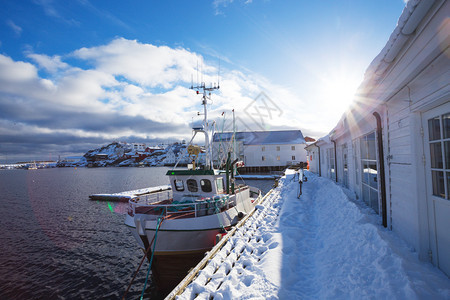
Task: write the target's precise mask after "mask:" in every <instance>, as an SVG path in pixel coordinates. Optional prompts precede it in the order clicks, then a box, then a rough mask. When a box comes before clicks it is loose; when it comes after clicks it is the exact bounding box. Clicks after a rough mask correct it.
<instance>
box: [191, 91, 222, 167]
mask: <svg viewBox="0 0 450 300" xmlns="http://www.w3.org/2000/svg"><path fill="white" fill-rule="evenodd" d="M219 88H220V86H219V84H217V86H216V84H214V85H211V86H210V87H206V85H205V83H204V82H202V83H201V84H200V85H197V86H193V85H192V86H191V89H192V90H196V92H197V95H199V94H200V93H201V94H202V105H203V128H202V129H194V130H195V131H198V132H203V133H204V134H205V149H206V160H205V168H206V169H212V168H213V163H212V143H211V142H210V136H209V134H210V132H212V130H213V129H214V126H213V124H209V122H208V108H207V104H208V100H211V92H212V91H214V90H218V89H219ZM198 115H200V113H198ZM212 134H213V133H212ZM211 138H212V136H211Z"/></svg>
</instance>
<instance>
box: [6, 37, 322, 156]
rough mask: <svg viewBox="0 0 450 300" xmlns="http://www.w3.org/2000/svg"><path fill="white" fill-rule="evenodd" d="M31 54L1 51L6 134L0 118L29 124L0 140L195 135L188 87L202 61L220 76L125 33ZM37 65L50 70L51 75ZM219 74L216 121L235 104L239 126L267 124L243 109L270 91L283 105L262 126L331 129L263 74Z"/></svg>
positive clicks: (187, 56)
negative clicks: (60, 52)
mask: <svg viewBox="0 0 450 300" xmlns="http://www.w3.org/2000/svg"><path fill="white" fill-rule="evenodd" d="M27 57H28V58H29V59H30V60H31V62H33V63H31V62H23V61H14V60H13V59H11V58H10V57H7V56H4V55H0V129H2V130H0V132H2V131H3V132H6V131H4V130H3V129H5V128H1V127H3V125H2V124H12V123H14V124H21V126H22V127H21V128H26V130H19V131H17V132H18V134H14V135H6V136H2V134H0V140H4V139H10V138H11V137H12V136H14V139H15V140H17V141H18V143H19V142H20V136H21V134H23V135H24V138H23V139H24V140H25V139H30V136H29V134H30V133H32V132H35V133H36V137H34V138H35V139H37V138H38V137H39V141H40V142H42V143H48V144H57V143H58V140H59V138H58V136H61V137H62V138H61V139H62V140H64V141H65V142H66V143H67V142H68V141H70V136H72V138H73V140H74V141H77V140H80V139H83V143H84V142H85V140H84V139H90V140H91V141H92V139H98V141H99V142H104V141H105V140H113V139H116V138H117V137H125V138H126V137H127V136H128V137H134V138H141V139H143V140H145V139H148V138H149V137H151V138H152V139H161V140H165V139H167V138H169V137H170V138H179V139H182V138H189V135H190V132H191V130H190V128H189V124H190V123H191V121H192V119H193V118H194V120H195V119H198V118H201V116H200V117H199V116H197V112H198V111H202V107H201V105H200V104H201V103H200V102H201V96H200V95H197V94H196V93H195V92H194V91H192V90H190V89H189V87H190V84H191V75H192V74H194V75H195V74H196V68H197V63H198V62H199V63H200V65H201V66H203V67H202V70H203V76H201V78H202V79H203V81H204V82H206V83H207V84H208V83H210V82H211V83H213V82H216V81H217V68H216V67H215V66H212V65H209V64H206V63H204V62H203V57H201V56H200V55H198V54H196V53H193V52H190V51H188V50H186V49H182V48H178V49H173V48H169V47H166V46H155V45H150V44H144V43H139V42H137V41H133V40H126V39H123V38H118V39H115V40H113V41H112V42H110V43H109V44H106V45H102V46H98V47H92V48H82V49H79V50H76V51H74V52H73V53H71V54H70V55H68V56H47V55H45V54H35V53H31V52H30V53H27ZM65 57H70V58H74V57H75V58H77V59H79V60H81V61H82V63H83V65H86V62H87V63H88V65H91V67H89V68H87V69H81V68H80V67H78V66H76V65H73V63H71V64H69V63H68V62H67V61H64V58H65ZM38 68H41V69H44V70H46V71H47V73H46V74H45V75H46V77H45V78H44V77H41V76H40V74H39V72H38ZM221 74H222V75H221V88H220V90H219V91H217V92H216V93H215V95H213V96H212V105H211V107H210V118H211V119H220V116H221V114H222V112H223V111H227V114H226V115H227V118H228V119H230V118H231V114H230V112H231V110H232V109H235V111H236V116H237V117H238V118H239V119H240V120H242V121H243V124H244V123H245V126H244V125H243V124H241V126H240V128H239V129H241V130H244V129H251V130H261V124H258V118H255V120H256V121H255V120H251V119H250V118H249V117H248V115H247V114H246V112H245V109H246V108H247V107H248V106H249V104H251V103H253V102H254V101H255V100H254V99H255V97H257V96H258V95H259V94H260V93H261V92H262V91H264V92H265V93H266V95H267V96H268V97H269V98H270V101H271V102H273V103H275V105H276V106H277V107H279V108H280V110H281V111H280V112H277V113H276V114H272V115H270V117H266V118H265V119H264V122H265V123H264V129H280V128H300V129H306V131H308V130H309V131H310V132H317V131H320V130H322V127H323V128H324V130H327V129H329V128H330V127H327V128H325V126H324V125H322V124H320V122H321V120H318V119H317V118H316V116H314V115H311V114H310V113H308V110H307V109H305V106H304V101H303V100H302V99H299V98H298V97H297V96H296V95H295V94H293V93H292V92H291V91H289V90H288V89H286V88H284V87H282V86H277V85H274V84H272V83H271V82H269V81H268V80H267V79H265V78H264V77H261V76H258V75H257V74H252V73H249V72H245V73H244V72H243V71H241V70H229V69H227V68H223V67H222V72H221ZM257 104H258V103H257ZM258 105H261V104H258ZM324 132H325V131H324ZM324 132H323V133H324ZM304 133H305V134H310V133H308V132H304ZM5 134H6V133H5ZM46 139H47V140H46ZM24 143H25V142H24ZM86 150H88V149H86Z"/></svg>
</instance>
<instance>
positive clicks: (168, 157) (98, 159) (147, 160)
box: [58, 142, 186, 167]
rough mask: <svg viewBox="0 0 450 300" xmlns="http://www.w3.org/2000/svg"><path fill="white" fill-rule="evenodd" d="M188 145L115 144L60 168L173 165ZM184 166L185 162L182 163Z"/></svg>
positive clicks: (64, 164) (65, 161) (91, 151)
mask: <svg viewBox="0 0 450 300" xmlns="http://www.w3.org/2000/svg"><path fill="white" fill-rule="evenodd" d="M185 149H186V145H185V144H181V143H174V144H171V145H168V146H167V145H165V146H164V145H158V146H146V145H145V144H138V143H125V142H113V143H111V144H108V145H106V146H102V147H100V148H97V149H93V150H89V151H88V152H86V154H84V155H83V157H82V158H81V159H80V160H78V161H73V160H72V161H68V160H63V161H60V162H58V167H109V166H115V167H139V166H164V165H173V164H175V162H176V161H177V160H178V158H179V157H180V156H182V155H183V154H184V153H185V151H184V150H185ZM181 163H182V164H183V163H185V162H183V161H182V162H181Z"/></svg>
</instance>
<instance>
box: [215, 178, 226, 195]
mask: <svg viewBox="0 0 450 300" xmlns="http://www.w3.org/2000/svg"><path fill="white" fill-rule="evenodd" d="M216 186H217V193H218V194H221V193H223V191H224V190H223V178H217V179H216Z"/></svg>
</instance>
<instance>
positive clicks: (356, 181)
mask: <svg viewBox="0 0 450 300" xmlns="http://www.w3.org/2000/svg"><path fill="white" fill-rule="evenodd" d="M356 143H357V140H353V142H352V148H353V159H354V163H355V167H354V170H355V184H357V185H359V160H358V156H357V151H356Z"/></svg>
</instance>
